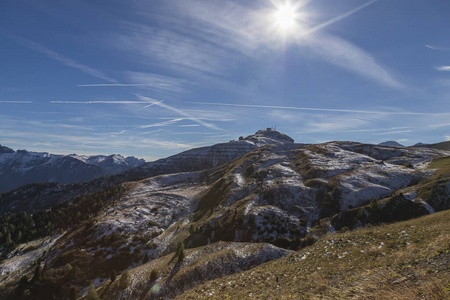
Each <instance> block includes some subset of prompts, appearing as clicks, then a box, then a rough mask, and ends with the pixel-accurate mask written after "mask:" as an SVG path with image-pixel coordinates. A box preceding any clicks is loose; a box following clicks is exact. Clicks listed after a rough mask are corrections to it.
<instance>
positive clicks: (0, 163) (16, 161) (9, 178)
mask: <svg viewBox="0 0 450 300" xmlns="http://www.w3.org/2000/svg"><path fill="white" fill-rule="evenodd" d="M144 162H145V161H144V160H142V159H137V158H135V157H127V158H125V157H123V156H121V155H110V156H103V155H97V156H83V155H76V154H71V155H55V154H49V153H45V152H42V153H41V152H28V151H26V150H17V151H14V150H12V149H10V148H8V147H4V146H0V192H2V191H8V190H12V189H14V188H17V187H19V186H22V185H25V184H29V183H35V182H58V183H74V182H84V181H90V180H93V179H95V178H98V177H101V176H105V175H113V174H117V173H120V172H124V171H126V170H129V169H131V168H134V167H137V166H139V165H141V164H143V163H144Z"/></svg>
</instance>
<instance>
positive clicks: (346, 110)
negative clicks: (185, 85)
mask: <svg viewBox="0 0 450 300" xmlns="http://www.w3.org/2000/svg"><path fill="white" fill-rule="evenodd" d="M188 103H191V104H199V105H214V106H234V107H249V108H265V109H287V110H305V111H328V112H340V113H364V114H379V115H418V116H420V115H422V116H450V112H442V113H427V112H410V111H378V110H357V109H335V108H318V107H297V106H277V105H257V104H232V103H218V102H215V103H213V102H188Z"/></svg>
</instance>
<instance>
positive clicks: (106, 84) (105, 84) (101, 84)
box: [77, 83, 150, 87]
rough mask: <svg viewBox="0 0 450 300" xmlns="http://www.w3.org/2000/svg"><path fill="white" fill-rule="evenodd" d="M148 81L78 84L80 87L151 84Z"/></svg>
mask: <svg viewBox="0 0 450 300" xmlns="http://www.w3.org/2000/svg"><path fill="white" fill-rule="evenodd" d="M149 85H150V84H147V83H92V84H77V86H79V87H121V86H125V87H127V86H149Z"/></svg>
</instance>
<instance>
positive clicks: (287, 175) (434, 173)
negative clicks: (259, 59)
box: [0, 130, 450, 299]
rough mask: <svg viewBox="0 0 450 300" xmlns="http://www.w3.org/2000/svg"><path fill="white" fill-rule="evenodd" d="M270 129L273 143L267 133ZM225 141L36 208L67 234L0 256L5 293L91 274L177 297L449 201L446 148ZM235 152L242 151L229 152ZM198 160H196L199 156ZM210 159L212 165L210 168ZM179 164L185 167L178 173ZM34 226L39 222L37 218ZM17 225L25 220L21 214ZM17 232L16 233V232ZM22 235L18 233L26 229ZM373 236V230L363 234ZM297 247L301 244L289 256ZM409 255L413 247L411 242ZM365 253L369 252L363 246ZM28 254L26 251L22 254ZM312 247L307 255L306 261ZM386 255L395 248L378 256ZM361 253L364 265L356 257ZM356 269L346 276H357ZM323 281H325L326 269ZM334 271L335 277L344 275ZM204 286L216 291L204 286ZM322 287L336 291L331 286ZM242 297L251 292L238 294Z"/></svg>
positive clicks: (60, 290) (41, 290)
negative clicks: (221, 160)
mask: <svg viewBox="0 0 450 300" xmlns="http://www.w3.org/2000/svg"><path fill="white" fill-rule="evenodd" d="M273 137H276V139H275V140H272V141H268V138H270V139H272V138H273ZM252 139H253V141H252ZM249 143H250V144H249ZM219 145H220V147H215V146H211V147H205V148H201V149H193V150H189V151H187V152H183V153H181V154H179V155H176V156H173V157H170V158H167V159H165V160H161V161H159V162H158V163H156V162H155V163H147V164H145V165H143V166H141V167H139V168H137V169H133V170H131V171H129V172H126V173H123V174H120V175H117V176H116V177H109V178H103V179H97V180H96V181H94V182H97V183H96V184H97V185H98V182H105V185H104V187H105V186H108V184H107V182H108V179H112V182H115V181H114V178H115V179H117V178H119V177H120V178H121V179H120V180H118V181H119V183H120V184H119V185H117V186H116V187H110V188H108V189H105V190H103V191H100V192H96V193H92V192H91V193H88V194H84V195H83V196H82V197H81V198H77V200H76V201H73V202H70V201H69V202H64V203H62V204H61V205H59V206H58V205H57V206H54V207H53V208H52V210H51V211H40V212H38V213H35V214H34V215H33V216H35V215H39V216H41V217H40V218H39V219H36V220H34V221H33V222H37V221H39V222H41V220H47V221H48V220H49V221H50V223H51V224H52V226H53V227H52V228H54V230H55V231H52V230H50V229H51V228H49V230H48V231H46V232H49V233H58V232H60V233H62V232H65V233H64V234H63V235H62V236H60V237H58V239H53V241H52V244H51V247H50V248H49V249H48V251H46V252H45V253H44V252H43V250H42V249H43V248H42V247H44V246H46V244H45V243H41V244H35V245H34V246H33V247H32V248H31V249H30V250H29V251H27V252H26V253H22V252H23V251H22V252H21V251H17V249H28V248H29V247H30V245H28V244H26V243H25V244H22V245H19V246H17V248H16V252H14V251H13V252H8V253H4V254H5V255H6V254H8V255H6V256H7V259H5V260H4V261H3V262H2V263H1V264H0V272H1V273H2V274H4V276H3V277H1V278H0V282H1V284H0V294H2V293H4V294H5V295H7V294H8V293H9V294H10V295H11V297H13V296H12V295H13V294H11V293H19V292H21V293H23V292H24V291H25V290H27V289H28V290H29V292H30V293H32V294H33V295H34V296H35V298H36V299H47V298H48V297H52V296H53V294H54V295H55V297H56V298H59V299H65V298H67V297H70V295H72V294H73V293H75V294H77V295H78V296H80V295H82V294H85V293H86V292H87V290H88V287H89V285H90V282H91V281H92V282H93V284H94V285H95V286H96V287H98V289H99V290H98V293H100V294H102V295H103V296H104V297H105V298H107V299H121V298H122V297H125V298H129V299H135V298H136V297H138V298H139V297H143V299H145V298H148V297H150V298H152V297H153V298H159V297H162V298H173V297H175V296H177V295H179V294H181V293H183V292H185V291H187V290H189V289H192V288H194V289H196V286H198V285H200V284H203V283H205V282H207V281H209V280H213V279H216V278H220V277H222V276H224V275H230V274H233V273H236V272H238V273H239V272H242V271H244V270H247V269H249V268H253V267H256V266H258V265H261V264H264V263H266V262H268V261H271V260H274V259H279V258H281V257H284V256H286V255H289V256H288V257H297V258H302V257H303V256H305V254H306V253H307V252H305V251H306V250H303V249H316V248H305V247H308V246H311V245H313V246H312V247H316V245H319V246H320V245H324V244H323V243H326V240H331V239H335V238H334V236H335V235H336V236H339V239H341V238H342V239H343V236H342V235H343V234H344V236H345V234H355V235H357V233H356V232H358V231H352V232H351V233H335V234H334V235H331V236H328V235H327V234H328V233H332V232H334V231H336V230H339V231H345V230H348V229H349V228H361V227H364V226H375V225H378V224H380V223H393V222H396V221H402V220H408V219H412V218H417V217H420V216H423V215H427V214H430V213H434V212H438V211H443V210H447V209H449V208H450V199H449V195H450V160H449V159H450V158H449V154H450V153H449V152H445V151H440V150H436V149H429V148H419V147H389V146H380V145H369V144H360V143H355V142H329V143H323V144H316V145H305V144H295V143H293V142H292V140H290V139H288V138H286V137H285V136H283V135H279V134H278V132H274V131H272V130H269V131H267V130H266V131H260V132H258V133H257V134H256V135H254V136H251V137H250V138H242V139H240V140H239V141H237V142H230V143H225V144H219ZM224 145H225V146H224ZM236 145H238V146H236ZM242 145H246V146H245V147H247V148H245V147H243V146H242ZM248 145H252V146H250V147H248ZM236 147H237V148H236ZM250 148H253V149H250ZM217 149H222V150H224V149H228V150H227V151H228V152H227V153H231V154H230V155H229V156H226V155H224V157H226V158H227V159H230V160H229V161H227V162H226V163H224V164H221V165H216V164H218V163H217V162H215V161H216V160H215V157H216V156H215V155H216V154H214V155H212V153H217ZM236 149H238V150H236ZM243 149H244V150H243ZM240 151H242V152H245V153H243V154H241V152H240ZM234 156H237V157H236V158H235V159H233V160H232V159H231V158H232V157H234ZM182 157H184V159H183V158H182ZM219 157H221V155H219ZM194 158H197V159H198V160H197V161H196V163H195V164H192V162H193V161H195V159H194ZM161 162H165V163H161ZM183 162H186V164H183ZM203 162H209V164H205V165H203ZM202 166H204V169H202ZM174 168H178V169H177V170H180V169H183V168H186V169H187V170H186V169H185V170H186V171H184V172H176V173H171V171H173V170H174ZM192 169H194V170H192ZM136 170H139V171H136ZM158 172H163V173H164V172H165V173H164V174H158ZM127 174H128V175H127ZM129 174H134V175H129ZM136 174H139V175H138V176H137V178H139V179H138V180H136V181H129V180H128V181H127V180H125V178H130V177H133V176H135V175H136ZM155 174H156V175H155ZM127 176H130V177H127ZM145 176H146V177H145ZM133 178H135V177H133ZM109 184H110V185H112V184H111V183H109ZM89 186H90V185H89V184H88V185H86V186H84V187H89ZM98 186H100V187H101V186H102V185H98ZM65 188H67V187H65ZM54 189H56V187H52V188H51V189H50V190H46V188H43V190H46V192H47V193H50V194H51V191H52V190H54ZM60 190H61V188H60ZM62 190H63V189H62ZM80 190H81V187H80ZM61 193H62V192H61ZM41 194H42V195H44V193H43V192H41ZM60 195H64V194H63V193H62V194H60ZM24 199H26V197H24ZM24 201H25V200H24ZM432 216H433V217H434V216H439V215H438V214H434V215H432ZM19 217H20V218H19ZM30 218H31V217H30V216H28V215H24V216H22V215H20V216H18V217H17V219H18V220H19V221H20V220H22V219H23V220H30ZM436 218H438V217H436ZM8 220H9V219H8ZM11 220H12V219H11ZM64 220H67V221H66V222H64ZM69 220H70V222H68V221H69ZM439 220H442V219H439ZM9 222H12V221H9ZM27 222H29V224H31V226H32V224H33V222H31V221H27ZM418 222H419V221H418ZM18 223H20V224H22V225H23V224H24V222H23V221H21V222H18ZM8 226H10V225H8ZM395 226H397V225H395ZM395 226H394V225H392V227H391V225H384V227H380V228H396V227H395ZM398 226H401V225H398ZM413 226H414V225H413ZM436 226H437V227H436V231H432V232H436V234H439V235H440V234H441V233H442V232H443V233H445V231H442V230H441V229H442V227H443V225H442V224H441V225H436ZM31 229H33V227H31ZM364 230H370V228H369V229H364ZM380 230H381V229H380ZM382 230H385V229H382ZM386 230H388V229H386ZM389 230H390V229H389ZM393 230H394V229H393ZM421 230H422V228H421ZM437 231H439V232H437ZM362 232H364V231H362ZM394 232H396V231H395V230H394V231H392V233H390V232H387V233H390V234H393V233H394ZM10 234H11V237H12V238H13V239H14V240H16V238H17V234H18V229H14V230H12V231H10ZM408 234H410V233H408ZM418 234H419V235H417V240H418V242H417V243H419V245H426V243H432V242H433V241H431V240H429V239H425V238H422V235H423V232H422V231H420V232H419V233H418ZM372 235H373V234H372ZM21 236H22V241H23V236H25V234H21ZM370 236H371V235H368V236H367V237H366V241H367V242H370V240H369V237H370ZM386 236H387V235H380V236H377V237H376V239H379V240H376V242H374V243H375V244H376V246H377V247H378V246H380V245H381V242H383V244H382V247H380V248H379V249H384V248H383V247H387V246H385V245H387V244H388V240H389V237H386ZM432 237H433V235H429V237H427V238H432ZM373 238H375V236H374V237H373ZM383 238H384V240H383ZM354 239H355V242H353V243H352V244H351V245H353V244H355V245H353V246H355V247H356V246H358V245H359V246H358V247H360V246H361V245H362V246H361V247H363V248H361V249H360V250H361V251H368V250H367V249H366V248H364V247H366V246H367V247H369V244H366V243H364V242H363V235H360V236H359V237H356V236H355V238H354ZM422 240H423V243H425V244H422ZM356 241H358V242H356ZM333 243H335V242H333ZM370 243H371V242H370ZM374 243H372V244H370V245H371V246H374V245H375V244H374ZM408 243H411V242H410V241H408ZM436 243H437V242H436ZM349 244H350V243H349ZM411 244H412V243H411ZM181 245H183V248H184V250H183V258H182V259H180V258H179V257H180V255H179V253H180V250H179V249H180V248H179V247H181ZM351 245H346V247H347V246H348V247H350V246H351ZM319 246H317V247H319ZM391 246H392V245H391ZM391 246H389V247H391ZM9 247H11V244H10V245H9ZM324 247H325V246H324ZM328 247H330V246H328ZM333 247H335V248H334V249H333V250H332V251H331V250H330V254H327V255H329V257H330V259H331V258H333V261H334V258H335V257H336V256H337V255H339V256H342V255H346V254H344V253H340V252H339V251H340V250H339V249H340V248H342V247H344V246H343V244H342V243H340V244H339V246H336V245H334V246H333ZM394 248H395V247H393V249H394ZM8 249H10V248H8ZM317 249H319V248H317ZM320 249H322V248H320ZM368 249H371V248H370V247H369V248H368ZM377 249H378V248H377ZM387 249H388V248H386V250H385V251H384V252H381V253H385V252H386V251H387ZM389 249H390V248H389ZM338 250H339V251H338ZM348 250H350V249H348ZM404 250H405V249H404ZM39 251H40V252H39ZM293 251H294V252H295V251H300V252H295V253H294V254H289V253H291V252H293ZM314 251H315V250H314ZM317 251H319V250H317ZM405 251H406V252H405V255H406V253H408V252H409V251H412V249H409V248H408V249H406V250H405ZM175 252H177V254H174V253H175ZM342 252H347V253H350V252H349V251H342ZM359 253H361V257H366V254H365V253H366V252H359ZM300 254H302V255H300ZM21 255H24V256H23V259H22V260H21V259H20V258H19V257H20V256H21ZM308 255H309V254H308ZM308 255H306V256H305V259H300V260H305V261H306V257H308ZM321 255H323V253H321ZM414 255H415V254H414ZM316 256H317V254H316ZM385 256H386V257H388V256H389V255H387V254H386V255H383V254H381V255H380V257H385ZM27 257H34V258H36V257H40V258H39V263H40V264H39V266H40V267H39V269H38V271H39V272H40V275H39V276H40V277H39V280H36V279H35V280H33V279H32V278H33V277H34V275H33V272H36V266H35V265H33V264H29V263H23V262H21V261H28V262H29V261H30V258H27ZM358 257H359V256H358ZM361 257H359V258H358V259H362V258H361ZM402 257H403V256H402ZM420 259H422V258H421V257H419V258H418V260H419V263H420V262H421V260H420ZM278 261H280V260H278ZM281 261H283V259H282V260H281ZM308 261H309V260H308ZM356 261H357V262H358V264H359V263H360V262H359V260H356V258H355V262H356ZM244 262H245V263H244ZM320 263H324V264H325V263H331V262H330V261H327V260H323V262H322V261H321V262H320ZM382 263H385V262H382ZM13 266H20V268H19V267H17V268H14V267H13ZM262 266H267V265H266V264H264V265H262ZM374 266H375V267H378V266H379V265H374ZM374 266H371V267H374ZM335 267H336V268H335ZM335 267H333V268H332V270H337V269H339V268H338V267H339V266H338V265H336V266H335ZM344 267H345V266H344ZM348 267H349V268H350V266H348ZM355 267H356V266H355V265H354V266H353V268H355ZM280 268H281V267H280ZM319 268H321V269H323V266H322V265H319ZM367 268H369V267H367ZM126 270H127V272H125V271H126ZM153 270H155V271H157V273H158V274H153V278H152V281H156V280H157V282H158V288H157V289H158V291H157V292H156V294H154V295H153V294H152V290H151V288H152V286H153V284H150V283H149V281H150V279H149V276H150V275H151V274H152V271H153ZM205 270H207V272H206V273H205ZM280 270H282V269H280ZM288 271H289V270H288V269H286V274H292V273H289V272H291V271H293V270H290V271H289V272H288ZM258 272H263V271H258ZM7 273H9V274H7ZM124 273H125V274H127V273H128V277H129V279H128V286H130V287H129V288H126V289H125V288H124V289H122V288H121V287H120V285H121V284H120V281H117V282H114V283H113V284H111V281H110V280H111V279H118V280H119V276H117V277H116V274H124ZM311 273H313V271H312V270H311ZM305 274H306V273H305ZM352 274H353V273H351V272H350V273H348V274H347V275H343V276H348V277H349V278H351V276H352ZM24 275H26V276H27V277H26V280H25V279H23V282H22V285H20V289H19V286H18V284H19V283H18V281H19V280H20V279H21V278H23V276H24ZM156 275H158V276H157V277H156V279H155V278H154V277H155V276H156ZM124 276H125V275H124ZM255 276H256V275H255ZM287 276H289V275H287ZM311 276H316V275H311ZM321 276H322V275H321ZM323 276H324V278H329V277H330V276H331V275H330V274H325V275H323ZM327 276H328V277H327ZM284 277H285V276H283V277H281V275H279V276H278V279H276V277H269V279H267V280H269V281H268V282H267V284H268V283H270V284H272V281H270V280H271V279H270V278H273V279H274V280H275V282H276V281H278V282H281V281H283V280H284ZM261 278H262V277H261ZM317 278H318V279H320V280H322V277H320V278H319V277H317ZM330 278H331V277H330ZM355 278H356V277H355ZM358 278H359V277H358ZM335 279H336V282H338V281H339V280H341V279H342V278H340V277H336V278H335ZM320 280H319V281H320ZM327 280H328V279H327ZM250 282H251V281H249V283H247V285H248V286H249V285H250ZM255 282H258V281H255ZM278 282H276V283H278ZM336 284H337V283H336ZM222 286H223V285H222ZM257 286H258V285H255V287H257ZM216 288H217V287H215V289H216ZM259 288H260V287H259ZM202 289H204V288H202ZM205 289H206V288H205ZM91 290H92V289H91ZM224 290H227V289H226V288H224ZM2 291H3V292H2ZM196 291H198V290H196ZM243 291H245V289H243ZM153 292H155V291H154V290H153ZM316 292H317V291H316V290H314V293H316ZM198 293H200V294H202V293H203V292H198ZM207 293H209V294H211V295H216V294H214V293H212V292H211V291H209V290H208V292H207ZM333 293H334V292H333ZM189 295H190V294H188V296H189ZM202 295H203V294H202ZM255 295H256V294H255ZM280 295H281V294H280ZM286 295H287V294H286ZM324 295H325V294H324ZM326 295H328V297H331V298H333V297H335V295H336V294H332V293H330V294H326ZM331 295H333V296H331ZM205 296H206V293H205ZM221 296H225V294H221ZM237 296H238V298H240V297H244V296H243V294H242V295H241V294H237ZM247 296H248V295H247ZM247 296H245V297H244V298H246V297H247ZM46 297H47V298H46ZM192 297H193V296H192ZM280 297H281V296H280ZM283 297H288V296H283ZM219 298H223V297H219Z"/></svg>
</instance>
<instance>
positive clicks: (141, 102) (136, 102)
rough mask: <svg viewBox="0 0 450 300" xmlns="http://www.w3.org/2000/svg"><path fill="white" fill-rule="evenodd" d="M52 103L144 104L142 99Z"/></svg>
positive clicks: (61, 102)
mask: <svg viewBox="0 0 450 300" xmlns="http://www.w3.org/2000/svg"><path fill="white" fill-rule="evenodd" d="M50 103H53V104H146V103H145V102H143V101H50Z"/></svg>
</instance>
